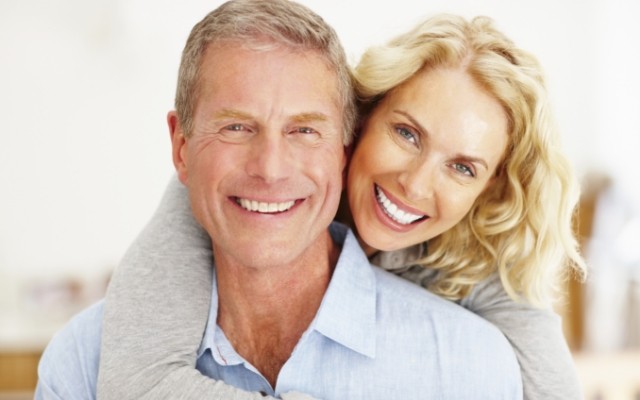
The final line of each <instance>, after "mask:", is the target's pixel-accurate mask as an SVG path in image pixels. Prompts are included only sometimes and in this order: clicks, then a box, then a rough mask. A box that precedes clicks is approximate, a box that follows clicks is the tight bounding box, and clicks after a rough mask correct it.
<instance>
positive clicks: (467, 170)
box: [453, 163, 476, 177]
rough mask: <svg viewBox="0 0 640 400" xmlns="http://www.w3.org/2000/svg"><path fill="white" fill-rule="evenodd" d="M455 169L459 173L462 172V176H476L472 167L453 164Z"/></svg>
mask: <svg viewBox="0 0 640 400" xmlns="http://www.w3.org/2000/svg"><path fill="white" fill-rule="evenodd" d="M453 168H454V169H455V170H456V171H457V172H460V173H461V174H464V175H468V176H470V177H474V176H476V175H475V173H474V172H473V169H472V168H471V167H469V166H468V165H465V164H460V163H455V164H453Z"/></svg>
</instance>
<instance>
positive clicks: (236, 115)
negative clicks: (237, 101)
mask: <svg viewBox="0 0 640 400" xmlns="http://www.w3.org/2000/svg"><path fill="white" fill-rule="evenodd" d="M213 118H214V119H227V118H231V119H243V120H246V119H251V118H252V116H251V114H248V113H246V112H242V111H238V110H232V109H229V108H225V109H222V110H220V111H218V112H216V113H215V114H213Z"/></svg>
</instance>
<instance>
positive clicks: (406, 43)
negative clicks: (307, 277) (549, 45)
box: [354, 15, 586, 305]
mask: <svg viewBox="0 0 640 400" xmlns="http://www.w3.org/2000/svg"><path fill="white" fill-rule="evenodd" d="M431 68H464V70H465V71H466V72H467V73H468V74H469V75H470V76H471V77H472V78H473V79H474V81H475V82H476V83H477V84H478V85H480V87H482V88H483V89H484V90H486V91H487V93H489V94H491V95H492V96H494V97H495V98H496V99H497V100H498V101H499V102H500V103H501V105H502V106H503V108H504V110H505V112H506V115H507V118H508V129H509V131H508V135H509V144H508V145H507V150H506V152H505V155H504V158H503V161H502V162H501V164H500V165H499V167H498V170H497V171H496V178H495V183H494V184H492V185H490V186H488V188H487V189H486V190H485V191H484V192H483V193H482V194H481V195H480V196H479V197H478V199H477V200H476V201H475V203H474V204H473V206H472V208H471V210H470V211H469V212H468V214H467V215H466V216H465V217H464V218H463V219H462V221H460V222H459V223H458V224H457V225H455V226H454V227H453V228H452V229H450V230H449V231H447V232H445V233H443V234H441V235H440V236H438V237H436V238H434V239H431V240H430V241H429V243H428V254H427V256H425V257H424V258H423V259H421V260H419V263H420V264H422V265H424V266H425V267H428V268H430V269H435V270H437V271H438V274H437V278H436V279H435V280H434V281H433V283H432V285H431V287H430V289H431V290H432V291H433V292H435V293H437V294H439V295H441V296H444V297H447V298H450V299H460V298H463V297H465V296H466V295H467V294H469V292H470V290H471V289H472V288H473V286H474V285H475V284H477V283H478V282H479V281H481V280H483V279H485V278H486V277H488V276H489V275H490V274H492V273H493V272H494V271H496V270H497V271H498V272H499V275H500V278H501V281H502V284H503V285H504V288H505V290H506V291H507V293H509V295H510V296H511V297H512V298H514V299H516V300H517V299H520V298H521V297H524V298H525V299H526V300H528V301H529V302H531V303H533V304H538V305H542V304H548V303H549V301H550V300H551V299H552V294H553V293H554V290H553V289H555V288H556V287H557V283H558V282H559V281H558V278H559V277H561V276H564V275H565V274H566V273H567V272H568V271H572V270H573V271H575V272H577V273H578V274H579V275H581V276H582V275H584V273H586V267H585V264H584V261H583V259H582V257H581V255H580V254H579V251H578V245H577V241H576V239H575V237H574V234H573V230H572V217H573V212H574V210H575V207H576V204H577V202H578V199H579V189H578V185H577V182H576V178H575V176H574V174H573V172H572V170H571V166H570V164H569V162H568V160H567V159H566V158H565V156H564V155H563V154H562V153H561V152H560V150H559V147H560V139H559V136H558V132H557V129H556V126H555V125H554V122H553V118H552V115H551V110H550V106H549V100H548V98H547V91H546V89H545V83H544V79H543V76H542V70H541V68H540V65H539V64H538V62H537V60H536V59H535V57H533V56H532V55H530V54H529V53H527V52H525V51H523V50H521V49H519V48H517V47H515V45H514V44H513V43H512V41H511V40H509V39H508V38H507V37H506V36H505V35H503V34H502V33H501V32H499V31H498V30H496V29H495V27H494V26H493V22H492V20H491V19H489V18H487V17H476V18H474V19H472V20H470V21H467V20H465V19H464V18H462V17H458V16H453V15H439V16H436V17H433V18H430V19H427V20H426V21H424V22H423V23H421V24H419V25H418V26H417V27H415V28H414V29H413V30H411V31H410V32H407V33H405V34H403V35H401V36H399V37H397V38H395V39H394V40H392V41H391V42H389V43H388V44H386V45H384V46H380V47H374V48H371V49H369V50H368V51H367V52H365V53H364V55H363V56H362V59H361V61H360V63H359V64H358V65H357V67H356V68H355V71H354V75H355V86H356V93H357V95H358V97H359V101H360V103H361V108H362V109H363V110H365V111H364V112H365V116H364V117H365V118H366V113H367V112H368V110H370V109H371V108H372V107H374V106H375V105H376V104H377V103H378V101H380V99H382V98H383V97H384V96H385V94H386V93H387V92H389V91H390V90H393V88H395V87H396V86H398V85H399V84H401V83H403V82H404V81H406V80H407V79H409V78H411V77H412V76H413V75H415V74H416V73H418V72H420V71H422V70H425V69H431Z"/></svg>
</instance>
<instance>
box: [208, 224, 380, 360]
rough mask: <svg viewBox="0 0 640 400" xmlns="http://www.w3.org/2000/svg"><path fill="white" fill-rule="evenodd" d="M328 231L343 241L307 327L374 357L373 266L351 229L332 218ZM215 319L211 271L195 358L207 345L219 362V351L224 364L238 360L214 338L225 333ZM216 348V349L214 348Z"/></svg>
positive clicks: (215, 302) (216, 311) (339, 241)
mask: <svg viewBox="0 0 640 400" xmlns="http://www.w3.org/2000/svg"><path fill="white" fill-rule="evenodd" d="M329 231H330V233H331V237H332V238H333V240H334V241H335V242H336V243H338V244H339V245H342V251H341V252H340V257H339V258H338V263H337V264H336V268H335V270H334V272H333V276H332V277H331V282H330V283H329V287H328V288H327V292H326V293H325V295H324V298H323V300H322V303H321V304H320V308H319V309H318V313H317V314H316V317H315V319H314V321H313V322H312V323H311V326H310V328H309V329H308V330H312V329H313V330H316V331H318V332H319V333H321V334H322V335H324V336H326V337H327V338H329V339H331V340H333V341H335V342H337V343H339V344H341V345H343V346H345V347H348V348H350V349H351V350H353V351H356V352H358V353H361V354H363V355H365V356H367V357H371V358H373V357H375V348H376V342H375V339H376V335H375V326H376V279H375V274H374V272H373V268H372V267H371V265H370V264H369V261H368V260H367V256H366V254H365V253H364V251H363V250H362V248H361V247H360V245H359V244H358V240H357V239H356V237H355V235H354V234H353V232H352V231H351V230H350V229H348V228H347V227H346V226H344V225H342V224H340V223H337V222H334V223H332V224H331V226H330V228H329ZM214 264H215V263H214ZM214 268H215V267H214ZM214 272H215V270H214ZM217 319H218V291H217V281H216V274H215V273H214V274H213V286H212V294H211V308H210V310H209V320H208V322H207V326H206V328H205V332H204V336H203V338H202V343H201V344H200V348H199V350H198V358H199V357H201V356H202V355H203V354H204V352H205V351H206V350H207V349H212V354H213V356H214V358H215V359H216V361H218V362H220V360H219V359H218V358H219V355H221V356H222V358H224V364H227V365H230V364H239V363H241V362H242V359H241V358H238V356H237V355H236V353H235V352H234V351H233V349H231V348H226V347H224V346H223V345H222V342H226V343H228V341H226V340H224V341H221V340H216V335H218V337H220V336H221V335H224V333H223V332H222V330H220V329H219V328H218V327H217V323H216V321H217ZM221 346H223V347H221ZM216 348H217V350H218V351H213V349H216Z"/></svg>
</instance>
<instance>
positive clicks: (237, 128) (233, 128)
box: [224, 124, 246, 132]
mask: <svg viewBox="0 0 640 400" xmlns="http://www.w3.org/2000/svg"><path fill="white" fill-rule="evenodd" d="M224 130H226V131H234V132H240V131H243V130H246V128H245V127H244V125H242V124H231V125H227V126H225V127H224Z"/></svg>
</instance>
